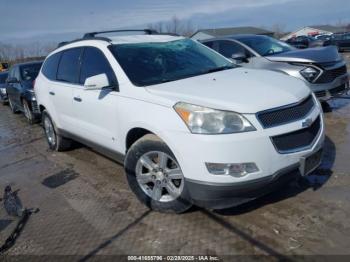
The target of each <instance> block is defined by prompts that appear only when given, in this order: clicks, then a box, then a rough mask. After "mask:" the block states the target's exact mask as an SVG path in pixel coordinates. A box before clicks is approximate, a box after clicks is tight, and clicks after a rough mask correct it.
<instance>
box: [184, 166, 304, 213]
mask: <svg viewBox="0 0 350 262" xmlns="http://www.w3.org/2000/svg"><path fill="white" fill-rule="evenodd" d="M299 177H301V175H300V172H299V165H298V164H295V165H291V166H289V167H287V168H284V169H282V170H279V171H278V172H276V173H275V174H273V175H271V176H267V177H263V178H259V179H254V180H252V181H247V182H240V183H233V184H225V185H223V184H216V183H199V182H198V181H191V180H189V179H187V180H186V183H185V184H186V190H187V191H188V194H189V196H190V198H191V201H192V203H193V204H195V205H197V206H201V207H205V208H212V209H224V208H229V207H232V206H236V205H240V204H243V203H245V202H248V201H251V200H253V199H256V198H258V197H261V196H263V195H266V194H268V193H270V192H273V191H276V190H278V189H279V188H282V187H283V186H285V185H286V184H288V183H289V182H291V181H293V180H297V179H298V178H299Z"/></svg>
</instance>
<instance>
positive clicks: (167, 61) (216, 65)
mask: <svg viewBox="0 0 350 262" xmlns="http://www.w3.org/2000/svg"><path fill="white" fill-rule="evenodd" d="M111 50H112V52H113V54H114V56H115V57H116V59H117V61H118V62H119V64H120V65H121V67H122V68H123V70H124V72H125V73H126V74H127V76H128V77H129V79H130V80H131V81H132V82H133V84H134V85H136V86H147V85H154V84H159V83H164V82H170V81H175V80H178V79H184V78H188V77H193V76H196V75H203V74H208V73H211V72H214V71H220V70H226V69H231V68H233V67H234V65H233V64H232V63H231V62H229V61H228V60H227V59H225V58H223V57H222V56H220V55H218V54H217V53H215V52H214V51H212V50H210V49H209V48H206V47H205V46H203V45H202V44H199V43H197V42H196V41H193V40H191V39H181V40H176V41H171V42H154V43H136V44H119V45H113V46H111Z"/></svg>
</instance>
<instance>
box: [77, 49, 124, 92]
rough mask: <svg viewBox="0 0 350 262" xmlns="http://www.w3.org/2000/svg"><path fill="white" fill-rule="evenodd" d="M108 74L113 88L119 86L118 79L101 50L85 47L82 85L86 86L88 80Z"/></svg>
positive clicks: (81, 71) (81, 76) (81, 77)
mask: <svg viewBox="0 0 350 262" xmlns="http://www.w3.org/2000/svg"><path fill="white" fill-rule="evenodd" d="M103 73H104V74H106V75H107V78H108V80H109V84H110V85H111V86H116V85H117V79H116V77H115V74H114V72H113V70H112V67H111V66H110V64H109V62H108V60H107V58H106V57H105V55H104V54H103V53H102V51H101V50H99V49H97V48H95V47H85V49H84V53H83V57H82V64H81V70H80V81H79V83H80V84H82V85H83V84H84V83H85V80H86V78H88V77H91V76H95V75H99V74H103Z"/></svg>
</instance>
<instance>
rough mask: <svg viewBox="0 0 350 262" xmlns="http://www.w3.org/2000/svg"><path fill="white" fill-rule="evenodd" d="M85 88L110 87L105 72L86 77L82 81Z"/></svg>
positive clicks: (99, 88) (98, 88)
mask: <svg viewBox="0 0 350 262" xmlns="http://www.w3.org/2000/svg"><path fill="white" fill-rule="evenodd" d="M84 87H85V90H101V89H103V88H105V87H110V84H109V81H108V78H107V75H106V74H99V75H95V76H91V77H88V78H86V80H85V83H84Z"/></svg>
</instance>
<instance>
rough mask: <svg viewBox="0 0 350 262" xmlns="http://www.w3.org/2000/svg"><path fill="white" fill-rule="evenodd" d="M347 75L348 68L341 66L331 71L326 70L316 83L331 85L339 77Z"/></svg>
mask: <svg viewBox="0 0 350 262" xmlns="http://www.w3.org/2000/svg"><path fill="white" fill-rule="evenodd" d="M346 73H347V69H346V66H345V65H344V66H341V67H338V68H335V69H331V70H325V71H324V72H323V73H322V75H321V76H320V77H319V78H318V79H317V80H316V81H315V83H316V84H324V83H330V82H332V81H333V80H334V79H336V78H337V77H339V76H342V75H344V74H346Z"/></svg>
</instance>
